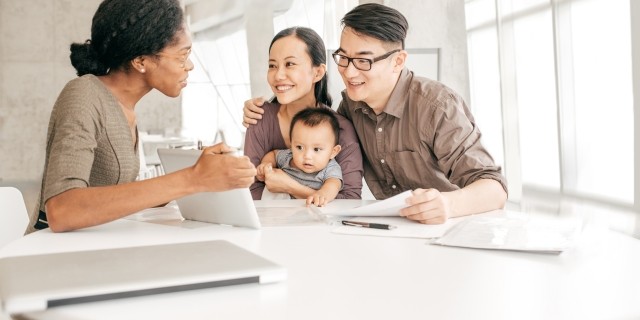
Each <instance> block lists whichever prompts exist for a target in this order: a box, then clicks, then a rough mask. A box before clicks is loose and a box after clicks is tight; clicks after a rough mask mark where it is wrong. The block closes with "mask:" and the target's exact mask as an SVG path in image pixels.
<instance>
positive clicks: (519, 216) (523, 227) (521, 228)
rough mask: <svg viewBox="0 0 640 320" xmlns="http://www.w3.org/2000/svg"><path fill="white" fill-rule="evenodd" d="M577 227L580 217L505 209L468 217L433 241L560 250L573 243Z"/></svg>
mask: <svg viewBox="0 0 640 320" xmlns="http://www.w3.org/2000/svg"><path fill="white" fill-rule="evenodd" d="M580 231H581V221H577V220H561V219H553V218H543V217H537V216H531V215H529V214H524V213H519V212H518V213H516V212H508V213H505V214H504V215H501V216H484V215H478V216H472V217H468V218H467V219H465V220H464V221H462V222H460V223H459V224H457V225H456V226H454V227H452V228H451V229H449V230H448V231H447V232H446V233H445V234H444V235H443V236H442V237H440V238H439V239H437V240H435V241H433V242H432V244H438V245H444V246H453V247H465V248H477V249H493V250H510V251H528V252H541V253H554V254H559V253H561V252H562V251H564V250H566V249H568V248H570V247H571V246H572V245H573V243H574V242H575V239H576V238H577V236H578V235H579V233H580Z"/></svg>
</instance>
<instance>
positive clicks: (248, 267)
mask: <svg viewBox="0 0 640 320" xmlns="http://www.w3.org/2000/svg"><path fill="white" fill-rule="evenodd" d="M286 277H287V272H286V269H285V268H283V267H281V266H279V265H277V264H275V263H273V262H271V261H269V260H267V259H265V258H263V257H261V256H259V255H256V254H254V253H252V252H250V251H247V250H245V249H243V248H240V247H238V246H236V245H234V244H232V243H230V242H227V241H224V240H215V241H206V242H192V243H179V244H164V245H154V246H143V247H129V248H117V249H104V250H96V251H77V252H66V253H55V254H45V255H33V256H19V257H9V258H3V259H0V301H1V302H2V304H1V305H2V307H3V308H2V309H4V312H6V313H9V314H13V313H22V312H32V311H41V310H45V309H47V308H52V307H57V306H63V305H69V304H77V303H84V302H94V301H103V300H111V299H119V298H128V297H137V296H143V295H151V294H160V293H169V292H179V291H186V290H195V289H205V288H215V287H222V286H228V285H236V284H248V283H261V284H262V283H271V282H278V281H282V280H285V279H286Z"/></svg>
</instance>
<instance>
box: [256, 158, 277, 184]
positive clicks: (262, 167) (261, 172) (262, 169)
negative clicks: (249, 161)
mask: <svg viewBox="0 0 640 320" xmlns="http://www.w3.org/2000/svg"><path fill="white" fill-rule="evenodd" d="M271 170H273V168H272V165H271V163H267V162H265V163H261V164H259V165H258V167H257V168H256V171H257V174H256V179H258V180H259V181H262V182H264V179H265V175H266V174H267V173H268V172H271Z"/></svg>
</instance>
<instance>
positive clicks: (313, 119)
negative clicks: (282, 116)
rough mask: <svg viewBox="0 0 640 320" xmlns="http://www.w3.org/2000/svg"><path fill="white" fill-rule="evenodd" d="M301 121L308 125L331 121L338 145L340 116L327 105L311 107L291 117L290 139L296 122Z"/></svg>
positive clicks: (335, 143)
mask: <svg viewBox="0 0 640 320" xmlns="http://www.w3.org/2000/svg"><path fill="white" fill-rule="evenodd" d="M298 122H301V123H303V124H304V125H306V126H308V127H315V126H317V125H319V124H322V123H325V122H327V123H329V124H330V125H331V129H332V131H333V136H334V138H335V139H334V142H333V144H334V145H338V144H339V141H340V124H339V123H338V118H337V117H336V116H335V115H334V114H333V111H331V109H329V108H326V107H316V108H313V107H309V108H306V109H303V110H302V111H300V112H298V113H296V115H295V116H293V119H291V127H289V139H291V138H292V137H293V136H292V133H293V127H294V126H295V125H296V123H298Z"/></svg>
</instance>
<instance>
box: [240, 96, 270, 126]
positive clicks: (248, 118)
mask: <svg viewBox="0 0 640 320" xmlns="http://www.w3.org/2000/svg"><path fill="white" fill-rule="evenodd" d="M264 102H265V99H264V98H253V99H251V100H247V101H245V102H244V107H243V108H242V125H243V126H245V128H248V127H249V126H250V125H252V124H256V123H258V120H260V119H262V115H263V114H264V110H263V109H262V108H261V107H262V105H263V104H264Z"/></svg>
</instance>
